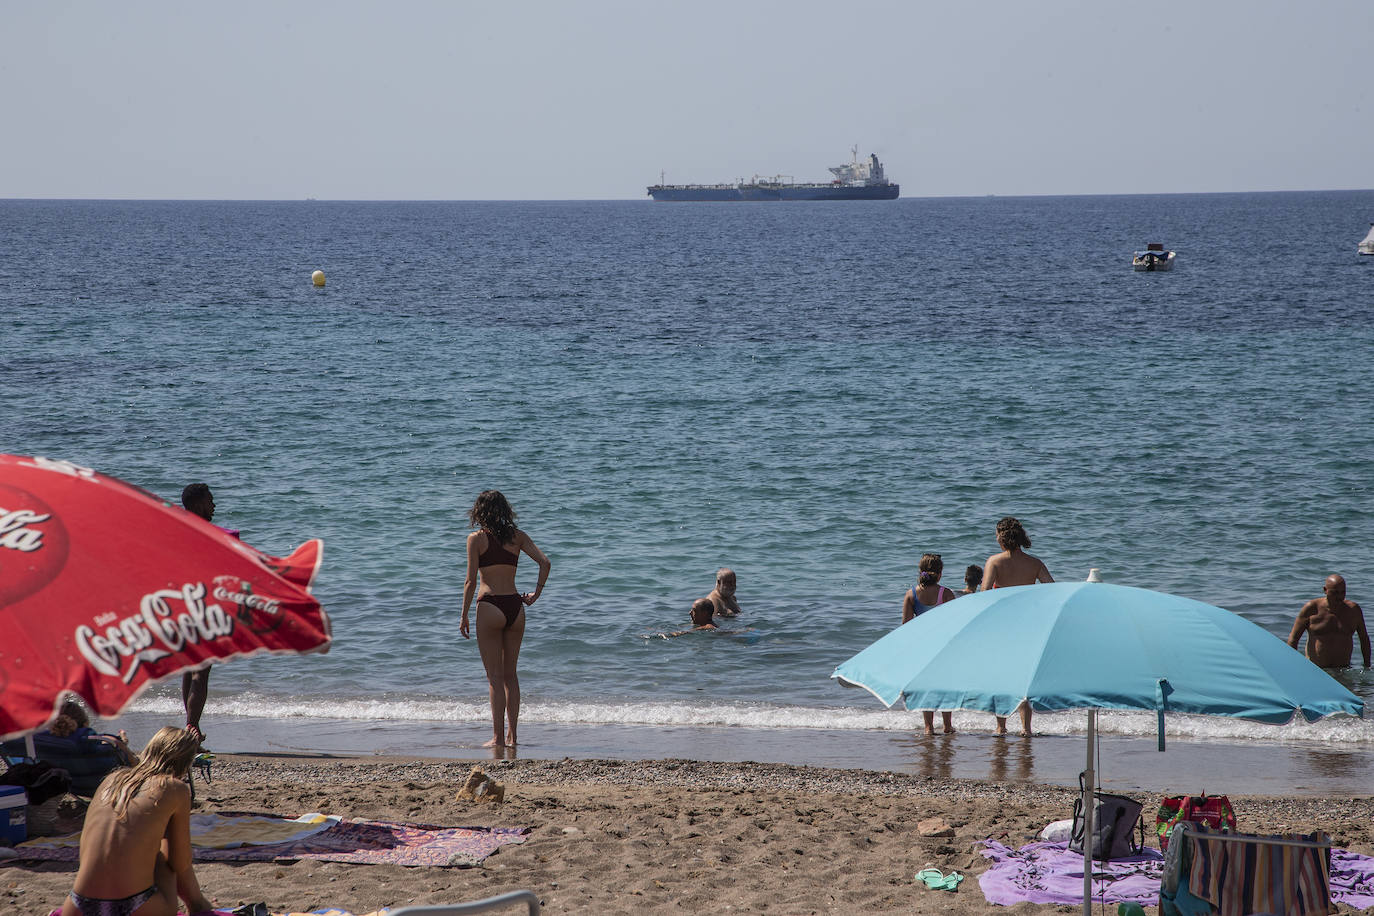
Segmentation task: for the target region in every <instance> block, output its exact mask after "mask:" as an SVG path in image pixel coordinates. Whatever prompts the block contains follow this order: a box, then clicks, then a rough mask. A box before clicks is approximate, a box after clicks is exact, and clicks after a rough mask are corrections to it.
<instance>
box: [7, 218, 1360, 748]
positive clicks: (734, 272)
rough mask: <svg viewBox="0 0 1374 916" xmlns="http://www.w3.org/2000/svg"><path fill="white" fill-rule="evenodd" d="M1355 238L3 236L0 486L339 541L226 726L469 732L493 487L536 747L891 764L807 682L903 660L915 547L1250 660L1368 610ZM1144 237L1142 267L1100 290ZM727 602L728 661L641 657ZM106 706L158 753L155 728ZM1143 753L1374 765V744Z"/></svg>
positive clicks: (1225, 725)
mask: <svg viewBox="0 0 1374 916" xmlns="http://www.w3.org/2000/svg"><path fill="white" fill-rule="evenodd" d="M1371 219H1374V192H1369V191H1362V192H1332V193H1286V194H1230V195H1183V196H1158V197H1146V196H1136V197H1064V198H978V199H933V200H916V199H905V200H899V201H896V202H894V203H891V204H881V203H877V204H875V203H859V202H856V203H788V204H680V205H669V204H652V203H650V202H647V201H646V202H578V203H332V202H281V203H216V202H165V203H164V202H81V201H57V202H49V201H0V327H3V331H0V335H2V336H0V340H2V341H3V344H2V345H0V353H3V356H0V405H3V406H0V450H3V451H7V452H17V453H21V454H41V455H47V456H50V457H55V458H65V459H70V460H73V461H76V462H78V463H81V464H85V465H89V466H91V467H95V468H97V469H99V470H102V471H105V472H107V473H111V474H114V475H117V476H120V477H123V478H125V479H127V480H130V481H132V482H134V483H137V484H140V485H141V486H144V487H146V488H147V489H150V490H152V491H154V492H156V493H159V494H162V495H163V496H166V497H169V498H175V497H176V496H177V495H178V494H179V493H180V491H181V488H182V486H183V485H184V484H186V483H188V482H191V481H194V480H204V481H207V482H208V483H209V484H210V485H211V487H212V488H213V489H214V492H215V496H216V500H217V502H218V504H219V512H218V515H217V516H216V521H217V522H219V523H221V524H224V525H226V526H229V527H232V528H239V529H241V530H242V532H243V537H244V539H245V540H246V541H248V542H249V543H251V544H253V545H254V546H257V547H260V548H262V549H264V550H266V551H268V552H270V553H278V554H280V553H284V552H286V551H287V550H289V549H290V548H292V547H294V546H295V545H296V544H298V543H299V542H300V541H301V540H303V539H305V538H306V537H322V538H323V539H324V541H325V564H324V567H323V570H322V571H321V574H320V576H319V578H318V580H317V583H316V588H315V591H316V593H317V594H318V595H319V596H320V598H321V599H322V601H323V602H324V604H325V606H326V607H327V608H328V610H329V611H330V613H331V615H332V617H333V620H334V631H335V636H336V642H335V647H334V649H333V651H332V652H330V653H329V654H328V655H326V656H316V657H309V658H302V659H277V658H269V659H254V660H248V661H244V662H237V663H233V664H230V665H226V666H222V667H219V668H217V669H216V671H215V674H214V676H213V678H212V679H211V700H210V706H209V710H208V712H207V721H209V722H211V723H212V725H213V723H214V722H215V721H216V718H215V717H218V718H219V721H221V722H228V721H230V720H232V719H233V718H234V717H240V718H243V719H244V720H245V721H248V720H253V719H256V718H261V717H282V716H288V717H294V719H293V721H296V722H299V723H309V722H311V721H315V720H321V721H323V720H329V721H344V722H354V723H356V728H357V730H358V733H359V734H362V733H365V732H366V731H367V730H368V729H372V728H376V727H379V725H380V724H384V723H388V722H401V723H425V724H426V725H427V727H434V726H436V724H437V725H438V726H442V727H444V728H452V729H455V730H458V731H461V732H462V733H463V734H464V735H472V736H477V739H478V740H480V739H481V738H482V737H485V734H486V732H485V729H486V728H487V726H486V724H485V723H486V722H487V717H488V711H487V705H486V682H485V679H484V677H483V674H482V669H481V665H480V663H479V661H478V657H477V648H476V644H475V642H474V641H467V640H463V639H461V638H460V637H459V635H458V615H459V611H460V608H461V594H462V579H463V554H462V546H463V537H464V535H465V534H466V533H467V531H468V526H467V524H466V521H465V514H466V510H467V508H468V507H469V506H470V505H471V502H472V499H473V497H474V496H475V494H476V493H477V492H478V491H480V490H482V489H485V488H488V487H496V488H499V489H501V490H503V491H504V492H505V493H506V494H507V496H508V497H510V499H511V501H512V502H513V504H514V505H515V507H516V509H517V510H518V511H519V513H520V523H521V525H522V526H523V527H524V528H525V529H526V530H527V531H528V532H529V533H530V534H531V535H532V536H533V538H534V539H535V541H536V542H537V543H538V544H539V545H540V546H541V547H542V548H543V549H544V550H545V551H546V552H547V553H548V554H549V555H550V557H551V558H552V560H553V564H554V565H553V574H552V576H551V578H550V580H549V586H548V588H547V590H546V592H545V594H544V597H543V598H542V599H541V600H540V602H539V603H538V604H536V605H535V606H534V607H533V608H532V609H531V610H530V612H529V625H528V631H527V635H526V640H525V646H524V650H523V653H522V655H521V671H522V685H523V688H524V698H525V706H524V713H523V715H522V725H523V726H524V727H523V728H522V730H521V732H522V737H525V738H526V740H528V741H533V742H537V741H538V740H539V737H538V736H539V728H540V725H541V724H542V725H544V726H546V727H547V728H549V729H553V728H555V727H577V728H582V727H586V726H591V725H604V726H615V727H616V728H617V729H619V728H621V727H626V726H629V727H633V726H655V727H658V728H660V729H672V728H676V727H678V726H693V725H724V726H732V725H733V726H755V727H763V728H778V729H807V728H821V729H826V730H829V731H831V732H834V731H838V732H844V731H845V730H856V731H872V730H882V729H888V730H893V731H894V732H908V733H909V731H910V729H911V726H912V718H913V714H909V713H903V712H891V711H887V710H884V709H882V708H881V707H880V706H879V704H877V703H876V702H875V701H873V700H872V698H871V697H869V696H868V695H867V694H866V693H862V692H860V691H850V690H845V689H843V688H840V687H838V686H837V685H836V684H835V682H833V681H831V680H829V675H830V673H831V671H832V670H833V669H834V667H835V665H836V664H837V663H839V662H840V661H843V660H844V659H846V658H848V657H849V656H850V655H851V654H853V653H854V652H856V651H858V650H859V649H861V648H863V647H864V646H866V645H867V644H868V643H870V642H871V641H873V640H874V639H876V638H878V637H879V636H881V635H882V634H883V633H885V632H886V631H887V630H889V629H890V628H892V627H893V626H895V625H896V624H897V623H899V621H900V605H901V598H902V593H903V591H904V590H905V589H906V588H907V587H909V586H910V584H911V582H912V580H913V577H914V569H915V565H916V560H917V559H918V557H919V555H920V554H921V553H922V552H923V551H937V552H939V553H941V554H943V556H944V558H945V563H946V570H947V572H946V577H945V582H946V584H949V585H954V586H957V585H958V584H959V580H960V579H961V578H962V572H963V568H964V566H965V565H967V564H969V563H979V564H981V563H982V562H983V561H984V560H985V559H986V558H987V557H988V555H989V554H992V553H994V552H995V551H996V544H995V541H994V538H993V526H994V524H995V522H996V520H997V519H998V518H999V517H1000V516H1002V515H1006V514H1014V515H1017V516H1018V517H1020V518H1021V519H1022V521H1023V522H1024V523H1025V525H1026V527H1027V529H1028V531H1029V532H1030V534H1031V537H1032V538H1033V540H1034V547H1033V548H1032V552H1033V553H1035V554H1037V555H1038V556H1040V557H1042V558H1043V559H1044V560H1045V561H1046V563H1047V564H1048V566H1049V568H1050V570H1051V572H1052V573H1053V574H1054V575H1055V576H1056V577H1058V578H1061V579H1073V578H1082V577H1083V576H1085V575H1086V573H1087V572H1088V569H1089V568H1090V567H1099V568H1101V570H1102V575H1103V577H1104V578H1105V579H1106V580H1107V581H1110V582H1115V583H1120V584H1128V585H1140V586H1146V587H1150V588H1157V589H1162V590H1165V591H1171V592H1177V593H1179V594H1183V595H1188V596H1190V597H1194V598H1198V599H1201V600H1204V601H1208V602H1212V603H1215V604H1220V605H1222V606H1223V607H1226V608H1229V609H1231V610H1233V611H1235V612H1237V613H1240V614H1242V615H1244V616H1246V617H1248V618H1249V619H1251V620H1253V621H1255V622H1256V623H1259V624H1260V625H1262V626H1264V627H1266V628H1268V629H1269V630H1271V631H1272V632H1274V633H1276V634H1278V635H1281V636H1286V634H1287V632H1288V628H1289V627H1290V626H1291V624H1292V620H1293V617H1294V615H1295V613H1296V611H1297V609H1298V607H1299V606H1300V605H1301V604H1302V602H1303V601H1305V600H1307V599H1309V598H1312V597H1316V596H1318V595H1319V594H1320V588H1321V582H1322V579H1323V577H1325V576H1326V575H1327V574H1329V573H1331V572H1340V573H1342V574H1344V575H1345V576H1346V578H1347V580H1348V581H1349V583H1350V592H1351V597H1352V598H1353V599H1354V600H1356V601H1363V602H1365V604H1366V607H1370V606H1374V553H1371V544H1374V498H1372V497H1374V491H1371V481H1372V480H1374V474H1372V473H1371V463H1370V462H1371V455H1374V423H1371V419H1372V418H1374V409H1371V406H1372V405H1374V396H1371V394H1370V392H1371V390H1374V360H1371V359H1370V353H1371V352H1374V258H1361V257H1358V256H1357V255H1356V254H1355V244H1356V242H1357V241H1359V239H1360V238H1361V237H1362V236H1363V234H1364V232H1365V230H1366V228H1367V226H1368V223H1369V221H1370V220H1371ZM1148 241H1163V242H1165V243H1166V245H1167V247H1170V248H1173V249H1175V250H1177V251H1178V253H1179V254H1178V261H1177V266H1176V268H1175V269H1174V271H1173V272H1172V273H1164V274H1159V273H1156V274H1142V273H1134V272H1132V271H1131V269H1130V255H1131V252H1132V250H1133V249H1136V248H1143V247H1144V246H1145V243H1146V242H1148ZM316 268H319V269H322V270H323V271H324V272H325V273H326V275H327V276H328V285H327V286H326V287H325V288H323V289H317V288H314V287H312V286H311V283H310V273H311V271H312V270H314V269H316ZM130 536H131V537H136V533H134V532H131V535H130ZM722 565H729V566H732V567H733V568H735V569H736V570H737V572H738V575H739V592H738V596H739V600H740V602H741V604H742V605H743V607H744V609H745V616H744V617H743V618H742V620H741V622H740V624H739V625H740V626H744V625H747V626H750V627H753V628H754V632H753V633H751V634H749V635H748V636H747V637H746V638H728V637H714V638H713V637H695V636H694V637H691V638H684V639H678V640H669V641H663V640H646V639H643V638H641V637H642V634H645V633H650V632H655V631H659V630H663V629H666V628H676V627H680V626H682V625H684V624H685V623H686V621H687V608H688V605H689V604H690V602H691V600H692V599H693V598H695V597H699V596H701V595H703V594H705V593H706V592H707V591H709V590H710V588H711V586H712V580H713V577H714V573H715V570H716V568H717V567H719V566H722ZM534 573H535V569H534V566H533V564H532V563H528V562H526V563H525V564H524V565H523V566H522V570H521V574H520V580H519V582H520V585H521V586H522V587H524V588H532V587H533V583H534ZM1346 680H1347V682H1348V683H1350V684H1351V686H1352V687H1353V688H1354V689H1356V690H1357V692H1359V693H1360V694H1361V695H1362V696H1364V697H1366V698H1374V679H1371V678H1370V677H1369V676H1368V674H1366V673H1363V672H1351V673H1349V674H1348V676H1347V677H1346ZM135 709H136V710H142V711H144V712H147V713H152V714H165V715H166V716H168V717H173V719H174V717H175V715H177V714H179V697H177V696H176V695H175V694H174V692H173V691H172V690H171V689H170V688H168V687H160V688H156V689H154V690H153V691H150V692H149V693H148V694H146V695H145V696H144V697H142V698H141V699H140V700H139V701H138V704H137V705H136V706H135ZM986 718H987V717H986V716H974V715H973V714H968V715H967V716H966V717H964V716H961V717H960V719H958V720H957V721H959V722H960V723H961V724H962V725H964V726H966V727H967V728H969V729H972V730H977V729H983V728H986V727H987V725H988V723H987V722H985V721H984V720H985V719H986ZM1080 719H1081V716H1079V715H1071V714H1066V715H1063V716H1044V717H1039V718H1037V725H1038V727H1039V728H1041V729H1042V730H1044V731H1046V732H1049V733H1051V734H1056V733H1057V734H1061V735H1067V734H1072V733H1074V732H1075V731H1076V730H1079V729H1081V722H1080ZM1105 727H1106V728H1107V730H1108V731H1109V732H1115V733H1117V734H1121V735H1148V734H1152V733H1153V727H1154V720H1153V718H1150V717H1148V716H1144V717H1133V716H1112V717H1107V718H1106V721H1105ZM1170 727H1171V729H1177V730H1178V732H1179V734H1181V735H1183V736H1185V737H1187V736H1200V737H1222V738H1237V739H1241V740H1257V741H1267V742H1276V743H1287V742H1293V741H1297V742H1322V743H1325V744H1328V745H1330V744H1335V745H1349V746H1350V747H1351V748H1353V749H1354V748H1364V749H1369V748H1370V747H1371V746H1374V721H1351V720H1345V721H1336V722H1325V723H1318V724H1317V725H1314V726H1303V727H1298V728H1291V729H1274V728H1271V727H1266V726H1260V725H1250V724H1241V723H1236V722H1230V721H1222V720H1206V719H1199V720H1186V719H1179V720H1178V721H1177V722H1175V721H1174V720H1172V719H1171V722H1170ZM207 730H210V729H207ZM608 733H609V731H608ZM462 740H465V741H467V740H471V739H470V738H463V739H462ZM607 740H610V739H607Z"/></svg>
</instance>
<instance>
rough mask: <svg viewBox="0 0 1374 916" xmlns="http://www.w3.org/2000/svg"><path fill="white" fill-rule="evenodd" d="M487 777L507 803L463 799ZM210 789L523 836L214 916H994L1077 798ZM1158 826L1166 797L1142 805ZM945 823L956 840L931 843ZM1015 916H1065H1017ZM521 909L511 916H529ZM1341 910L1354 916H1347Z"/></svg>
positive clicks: (365, 774)
mask: <svg viewBox="0 0 1374 916" xmlns="http://www.w3.org/2000/svg"><path fill="white" fill-rule="evenodd" d="M474 765H480V766H482V768H483V769H484V770H485V771H487V772H488V773H490V774H491V776H492V777H493V778H495V779H497V780H500V781H501V782H503V783H504V784H505V786H506V796H505V801H504V802H502V803H500V804H495V805H493V804H483V803H476V802H471V801H458V800H457V799H456V797H455V796H456V793H457V791H458V789H459V788H460V787H461V786H462V784H463V783H464V781H465V780H466V778H467V776H468V773H469V772H470V770H471V769H472V767H473V766H474ZM213 776H214V778H213V781H211V782H209V783H204V782H199V783H198V787H199V788H198V796H197V808H198V810H199V811H205V812H215V811H262V812H269V813H275V814H280V815H287V816H292V817H294V816H297V815H300V814H304V813H307V812H315V811H318V812H322V813H326V814H337V815H342V816H346V817H365V818H374V819H385V820H390V821H400V822H409V823H425V824H436V825H445V826H501V827H528V828H530V830H531V833H530V834H529V838H528V839H527V840H526V842H525V843H523V844H521V845H516V846H507V847H504V848H503V849H501V850H500V851H498V852H497V853H496V854H494V855H492V856H490V857H489V858H487V859H486V860H485V861H484V862H483V863H482V864H481V866H479V867H475V868H404V867H400V866H389V865H380V866H379V865H349V864H341V863H321V862H317V861H309V860H299V861H295V862H291V863H249V864H227V863H217V862H216V863H202V864H199V865H198V866H197V873H198V875H199V876H200V880H201V884H202V886H203V887H204V888H205V889H206V891H207V892H208V894H209V895H210V897H211V899H212V900H214V901H215V903H216V905H217V906H221V907H233V906H238V905H240V904H243V903H252V902H259V901H261V902H264V903H266V904H267V906H268V908H269V909H270V910H271V911H272V912H273V913H286V912H297V911H300V912H309V911H311V910H314V909H318V908H322V907H327V906H336V907H340V908H344V909H347V910H349V911H351V912H353V913H368V912H372V911H374V910H376V909H378V908H380V907H384V906H399V905H402V904H407V903H415V904H420V903H453V902H462V901H470V900H475V899H479V898H482V897H486V896H491V895H493V894H498V893H503V892H505V891H510V890H516V889H522V888H523V889H529V890H532V891H534V892H535V893H536V894H538V895H539V897H540V899H541V901H542V902H543V905H544V907H545V909H546V911H547V912H551V913H592V912H595V913H627V914H628V913H644V912H687V913H691V912H760V913H780V914H794V913H795V914H801V913H839V912H906V913H913V912H914V913H936V912H940V913H955V914H959V913H985V912H992V911H998V910H999V909H1000V908H996V907H993V906H992V905H991V904H989V903H988V902H987V901H986V899H985V898H984V897H983V895H982V893H981V891H980V890H979V887H978V883H977V880H976V876H977V875H978V874H979V873H981V872H982V871H983V870H985V868H986V867H987V866H986V863H985V860H984V859H983V858H982V856H981V855H979V853H978V850H977V848H976V844H977V843H978V842H979V841H980V840H983V839H985V838H989V837H991V838H994V839H1000V840H1001V841H1002V842H1003V843H1006V844H1007V845H1011V846H1016V845H1021V844H1022V843H1025V842H1029V841H1030V840H1032V839H1034V838H1035V836H1036V834H1038V832H1039V831H1040V830H1041V829H1042V828H1043V827H1044V825H1045V824H1047V823H1049V822H1050V821H1053V820H1058V819H1060V818H1064V817H1068V816H1069V813H1070V812H1071V809H1072V803H1073V793H1072V792H1071V790H1068V789H1065V788H1062V787H1055V786H1041V785H1035V784H1027V783H1017V784H1011V785H1007V784H999V783H992V782H981V781H968V780H961V779H953V778H941V777H930V776H922V775H917V774H911V773H899V772H877V771H868V770H853V769H826V768H817V767H801V766H789V765H780V764H758V763H749V762H744V763H716V762H700V761H692V760H657V761H604V760H571V759H569V760H561V761H554V760H517V761H483V762H480V763H477V764H475V763H474V761H453V760H445V761H437V760H432V759H428V760H426V759H408V758H399V757H387V758H379V757H372V758H343V757H326V756H319V755H295V756H290V757H285V756H262V755H220V756H219V757H218V759H217V761H216V763H215V767H214V774H213ZM1136 797H1137V798H1139V799H1140V800H1142V801H1143V802H1145V803H1146V805H1147V812H1148V811H1150V810H1151V809H1152V806H1153V805H1154V804H1156V803H1157V798H1155V797H1153V796H1147V795H1145V794H1138V795H1137V796H1136ZM1232 801H1233V802H1234V803H1235V807H1236V812H1237V817H1238V819H1239V822H1240V825H1241V827H1242V829H1245V830H1255V831H1279V830H1287V829H1297V828H1309V829H1310V828H1311V827H1313V826H1319V827H1321V828H1323V829H1325V830H1327V831H1328V832H1330V833H1331V834H1332V836H1333V839H1334V841H1335V844H1336V845H1337V846H1341V847H1344V848H1347V849H1351V850H1353V851H1355V852H1360V853H1364V854H1366V855H1369V854H1374V798H1370V797H1354V798H1350V797H1346V798H1322V797H1273V796H1232ZM926 818H942V819H944V820H945V821H946V822H947V823H948V825H949V826H950V827H952V828H953V835H952V836H932V837H927V836H922V835H921V831H920V829H919V828H918V823H919V822H920V821H922V820H924V819H926ZM926 865H934V866H936V867H939V868H941V869H943V870H944V871H946V872H948V871H950V870H952V869H957V870H959V871H961V872H962V873H963V874H965V875H966V876H968V880H966V881H965V882H964V883H963V884H962V885H961V886H960V888H959V889H958V891H957V892H955V893H949V892H946V891H933V890H929V889H927V888H926V887H925V886H924V885H923V884H921V883H919V882H917V881H915V880H914V879H913V876H914V875H915V873H916V872H917V871H918V870H920V869H921V868H922V867H924V866H926ZM72 869H73V866H70V865H66V864H61V865H59V864H56V863H45V864H35V863H29V864H6V865H3V866H0V912H4V913H7V914H8V913H15V914H30V913H35V914H37V913H42V914H46V913H48V912H49V910H50V909H51V908H52V907H54V906H56V905H57V904H58V903H59V902H60V901H61V898H62V895H63V894H64V893H65V892H66V891H67V890H68V889H70V887H71V880H72V874H73V870H72ZM1013 909H1014V910H1015V911H1016V912H1018V913H1040V912H1061V911H1062V908H1060V907H1057V906H1050V905H1040V906H1037V905H1032V904H1019V905H1017V906H1016V907H1014V908H1013ZM517 911H518V910H516V909H515V908H512V910H511V912H517ZM1342 911H1343V912H1352V911H1350V910H1348V909H1345V910H1342Z"/></svg>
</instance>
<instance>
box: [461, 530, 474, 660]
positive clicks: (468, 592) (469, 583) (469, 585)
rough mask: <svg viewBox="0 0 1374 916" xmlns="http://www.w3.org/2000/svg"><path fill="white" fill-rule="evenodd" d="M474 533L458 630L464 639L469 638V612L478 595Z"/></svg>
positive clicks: (469, 550) (469, 547) (470, 536)
mask: <svg viewBox="0 0 1374 916" xmlns="http://www.w3.org/2000/svg"><path fill="white" fill-rule="evenodd" d="M478 533H479V532H476V531H474V532H473V533H472V534H469V535H468V571H467V574H466V575H465V576H464V577H463V622H462V623H461V624H460V625H459V627H458V630H459V632H461V633H462V634H463V638H464V639H467V638H468V611H469V609H470V608H471V607H472V596H473V595H475V594H477V535H478Z"/></svg>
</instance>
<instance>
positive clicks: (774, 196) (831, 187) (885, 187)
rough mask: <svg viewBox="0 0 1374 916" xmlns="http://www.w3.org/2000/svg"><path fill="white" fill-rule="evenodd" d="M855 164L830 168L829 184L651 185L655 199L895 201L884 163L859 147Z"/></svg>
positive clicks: (778, 178)
mask: <svg viewBox="0 0 1374 916" xmlns="http://www.w3.org/2000/svg"><path fill="white" fill-rule="evenodd" d="M852 152H853V161H851V162H846V163H845V164H843V165H836V166H832V167H831V168H830V174H832V175H834V176H835V177H834V178H833V179H832V180H830V181H803V182H794V181H790V180H787V179H786V178H785V176H782V175H774V176H773V177H772V178H760V177H759V176H758V175H755V176H754V177H753V178H750V179H749V180H748V181H737V182H735V183H734V184H664V183H663V181H662V179H660V180H659V183H658V184H655V185H650V186H649V189H648V190H649V196H650V197H652V198H653V199H654V200H668V201H720V200H896V199H897V196H898V195H899V194H900V193H901V185H899V184H897V183H895V182H891V181H888V180H887V176H886V175H885V174H883V164H882V163H881V162H879V161H878V157H877V156H875V155H873V154H872V153H869V155H868V158H867V159H863V160H860V159H859V148H858V147H857V146H856V147H854V149H853V150H852Z"/></svg>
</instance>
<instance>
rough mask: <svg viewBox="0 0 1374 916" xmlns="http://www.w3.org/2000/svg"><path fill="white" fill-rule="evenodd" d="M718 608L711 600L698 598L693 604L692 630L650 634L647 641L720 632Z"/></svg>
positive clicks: (646, 636)
mask: <svg viewBox="0 0 1374 916" xmlns="http://www.w3.org/2000/svg"><path fill="white" fill-rule="evenodd" d="M715 612H716V606H715V605H714V604H713V603H712V602H711V599H710V598H698V599H697V600H696V601H693V602H692V611H691V615H692V628H691V629H689V630H678V631H676V632H674V633H650V634H646V635H645V637H644V638H645V639H672V638H673V637H674V636H686V635H687V634H688V633H696V632H699V631H701V630H719V629H720V627H718V626H716V621H715Z"/></svg>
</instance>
